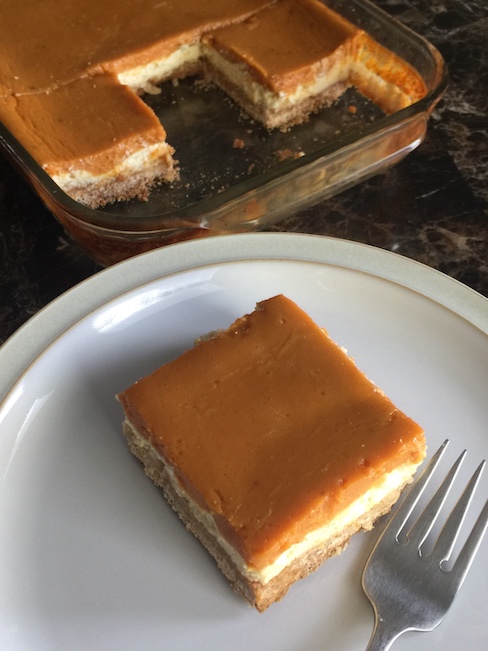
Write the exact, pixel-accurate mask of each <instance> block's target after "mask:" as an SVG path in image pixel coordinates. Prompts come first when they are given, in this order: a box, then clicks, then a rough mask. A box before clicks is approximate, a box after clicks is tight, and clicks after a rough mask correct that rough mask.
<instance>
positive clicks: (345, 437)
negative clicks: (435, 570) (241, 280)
mask: <svg viewBox="0 0 488 651" xmlns="http://www.w3.org/2000/svg"><path fill="white" fill-rule="evenodd" d="M119 399H120V401H121V403H122V405H123V407H124V409H125V411H126V414H127V418H128V419H129V420H130V421H131V423H132V424H133V425H134V426H135V427H136V428H137V429H138V431H139V433H140V434H142V435H143V436H144V437H146V438H147V440H148V441H149V442H150V443H151V445H152V446H153V447H155V448H156V450H157V451H158V452H159V454H160V455H161V456H162V457H163V458H164V459H166V460H167V462H168V463H169V464H170V465H171V466H173V467H174V469H175V472H176V474H177V476H178V477H179V479H180V481H181V483H182V485H183V486H184V488H185V490H186V491H187V492H188V493H189V494H190V495H191V496H192V497H193V498H194V499H196V500H197V501H198V502H199V503H200V505H201V506H203V507H204V508H206V509H208V510H209V511H210V512H211V513H212V514H214V517H215V519H216V522H217V525H218V527H219V529H220V531H221V533H222V534H223V535H224V537H226V538H227V539H228V540H229V541H230V542H231V543H232V544H233V545H234V546H235V548H236V549H237V551H238V552H239V553H240V554H241V555H242V556H243V558H244V559H245V561H246V562H247V563H248V564H250V565H251V566H254V567H257V568H260V567H264V566H265V565H266V564H267V563H269V562H270V561H272V560H274V559H275V558H276V557H277V556H278V555H279V554H280V553H281V552H282V551H283V550H284V549H286V548H287V547H289V546H290V545H291V544H293V543H294V542H298V541H299V540H301V538H302V537H303V536H304V535H305V534H306V533H307V532H309V531H311V530H313V529H315V528H317V527H318V526H320V525H321V524H323V523H324V521H326V520H327V519H330V518H333V517H334V515H335V514H336V513H338V512H340V511H341V510H342V509H344V508H345V506H347V505H348V504H349V503H350V502H351V501H353V500H354V499H356V498H357V497H358V496H359V495H361V494H362V493H363V492H364V491H365V490H367V489H368V488H370V487H371V486H374V485H375V482H376V481H377V480H378V479H379V478H381V476H382V475H383V473H384V472H388V471H390V470H392V469H394V468H395V467H398V466H399V465H401V464H403V463H407V462H412V463H419V462H420V460H421V459H422V458H423V454H424V449H423V448H424V438H423V433H422V430H421V428H420V427H419V426H418V425H417V424H416V423H415V422H413V421H412V420H411V419H410V418H408V417H407V416H405V415H404V414H403V413H402V412H401V411H399V410H398V409H397V408H396V407H395V406H394V405H393V404H392V402H391V401H390V400H389V399H388V398H386V397H385V396H384V395H383V393H382V392H381V391H380V390H379V389H378V388H377V387H376V386H375V385H374V384H372V383H371V382H370V381H369V380H368V379H367V378H366V377H364V375H363V374H362V373H361V372H360V371H359V370H358V369H357V368H356V366H355V365H354V363H353V361H352V360H351V359H350V358H349V357H348V356H347V355H346V354H345V352H344V351H343V350H342V349H340V348H339V347H338V346H337V345H336V344H335V343H333V342H332V341H331V340H330V339H329V337H328V336H327V334H326V333H325V332H324V331H323V330H322V329H320V328H319V327H318V326H317V325H316V324H314V322H313V321H312V320H311V319H310V317H308V316H307V315H306V314H305V313H304V312H303V311H302V310H301V309H299V308H298V307H297V306H296V305H295V304H294V303H292V302H291V301H290V300H288V299H287V298H285V297H283V296H277V297H274V298H272V299H269V300H267V301H264V302H263V303H261V304H259V306H258V309H256V310H255V311H254V312H253V313H252V314H250V315H248V316H245V317H243V318H241V319H239V320H238V321H236V322H235V323H234V324H233V325H232V326H231V327H230V328H229V329H228V330H227V331H225V332H224V333H222V334H220V335H218V336H216V337H214V338H212V339H209V340H205V341H202V342H200V343H199V344H197V345H196V346H195V347H194V348H193V349H191V350H189V351H187V352H186V353H184V354H183V355H182V356H180V357H179V358H177V359H176V360H174V361H173V362H170V363H168V364H166V365H164V366H162V367H161V368H160V369H158V370H157V371H155V372H154V373H153V374H152V375H150V376H148V377H147V378H145V379H142V380H140V381H139V382H137V383H136V384H134V385H133V386H132V387H130V388H129V389H128V390H127V391H125V392H123V393H122V394H120V396H119Z"/></svg>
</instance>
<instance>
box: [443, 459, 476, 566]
mask: <svg viewBox="0 0 488 651" xmlns="http://www.w3.org/2000/svg"><path fill="white" fill-rule="evenodd" d="M485 465H486V462H485V461H483V462H482V463H480V465H479V466H478V468H477V470H476V472H475V473H474V474H473V476H472V477H471V479H470V481H469V483H468V484H467V486H466V488H465V489H464V492H463V494H462V496H461V497H460V498H459V500H458V502H457V504H456V506H455V507H454V509H453V510H452V512H451V514H450V516H449V518H448V520H447V521H446V523H445V525H444V527H443V529H442V531H441V533H440V534H439V537H438V538H437V541H436V543H435V546H434V549H433V551H432V555H433V558H434V559H436V560H437V561H438V562H439V563H443V562H445V561H448V560H449V557H450V555H451V553H452V550H453V547H454V545H455V544H456V540H457V538H458V536H459V532H460V530H461V526H462V524H463V522H464V518H465V516H466V513H467V511H468V508H469V505H470V504H471V500H472V499H473V495H474V492H475V491H476V488H477V486H478V483H479V480H480V478H481V474H482V472H483V470H484V467H485Z"/></svg>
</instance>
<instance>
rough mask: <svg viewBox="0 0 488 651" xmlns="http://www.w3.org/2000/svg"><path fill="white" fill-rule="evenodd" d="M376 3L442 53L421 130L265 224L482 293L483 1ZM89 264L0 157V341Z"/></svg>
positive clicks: (487, 70) (487, 61) (487, 224)
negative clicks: (436, 93)
mask: <svg viewBox="0 0 488 651" xmlns="http://www.w3.org/2000/svg"><path fill="white" fill-rule="evenodd" d="M377 4H379V5H380V6H381V7H383V8H384V9H385V10H386V11H387V12H388V13H390V14H391V15H393V16H395V17H396V18H398V19H400V20H401V21H402V22H404V23H405V24H406V25H408V26H410V27H411V28H412V29H414V30H415V31H417V32H419V33H421V34H423V35H424V36H425V37H426V38H428V39H429V40H430V41H431V42H432V43H433V44H434V45H435V46H436V47H437V48H438V49H439V50H440V52H441V54H442V55H443V56H444V58H445V60H446V63H447V66H448V69H449V73H450V84H449V87H448V90H447V93H446V94H445V96H444V99H443V100H442V101H441V103H440V104H439V105H438V106H437V108H436V110H435V112H434V114H433V116H432V118H431V120H430V122H429V129H428V134H427V137H426V139H425V141H424V142H423V143H422V144H421V146H420V147H419V148H418V149H416V150H415V151H414V152H413V153H412V154H410V155H409V156H407V157H406V158H405V159H404V160H403V161H402V162H400V163H399V164H398V165H396V166H395V167H393V168H391V169H389V170H388V171H386V172H384V173H382V174H380V175H379V176H376V177H374V178H372V179H370V180H368V181H365V182H363V183H361V184H360V185H358V186H356V187H354V188H352V189H350V190H347V191H345V192H343V193H342V194H340V195H338V196H336V197H333V198H332V199H329V200H327V201H324V202H323V203H321V204H319V205H317V206H314V207H313V208H309V209H307V210H304V211H303V212H300V213H299V214H296V215H294V216H293V217H290V218H288V219H286V220H285V221H283V222H281V223H280V224H279V225H278V226H275V227H273V230H279V231H292V232H301V233H315V234H319V235H329V236H333V237H340V238H345V239H349V240H355V241H358V242H364V243H367V244H372V245H374V246H378V247H380V248H384V249H387V250H390V251H395V252H397V253H399V254H402V255H405V256H407V257H410V258H413V259H415V260H418V261H420V262H423V263H425V264H427V265H429V266H431V267H434V268H436V269H439V270H441V271H443V272H444V273H447V274H449V275H451V276H453V277H454V278H457V279H458V280H460V281H461V282H463V283H465V284H466V285H468V286H470V287H472V288H474V289H475V290H477V291H478V292H480V293H482V294H484V295H486V296H488V48H487V34H488V3H487V1H486V0H432V1H431V2H426V1H425V0H379V1H378V3H377ZM99 269H100V268H99V267H98V266H97V265H96V264H95V263H94V262H93V261H92V260H90V259H89V258H88V257H87V256H86V255H85V254H84V253H83V252H82V251H81V250H80V249H79V248H78V247H77V245H76V244H73V243H72V242H71V241H70V240H69V239H68V238H67V237H66V236H65V234H64V232H63V229H62V228H61V226H59V225H58V223H57V222H56V221H55V220H54V218H53V217H52V216H51V215H50V213H48V211H47V210H46V209H45V208H44V207H43V206H42V204H41V202H40V201H39V200H38V199H37V198H36V197H35V195H34V194H33V193H32V192H31V191H30V189H29V188H28V187H27V186H26V185H25V184H24V182H23V181H22V180H21V179H20V178H19V177H18V176H17V174H16V172H15V171H14V170H13V169H12V168H11V167H10V165H9V164H8V163H7V162H5V161H4V160H3V159H1V158H0V343H1V342H2V341H4V340H5V339H6V338H7V337H8V336H10V335H11V334H12V333H13V332H14V331H15V330H16V329H17V328H18V327H20V326H21V325H22V324H23V323H24V322H25V321H26V320H27V319H28V318H29V317H31V316H32V315H34V314H35V313H36V312H38V311H39V310H40V309H41V308H42V307H43V306H44V305H46V304H47V303H48V302H50V301H51V300H53V299H54V298H56V296H58V295H59V294H61V293H62V292H64V291H66V290H67V289H69V288H70V287H72V286H73V285H75V284H76V283H78V282H80V281H82V280H83V279H84V278H87V277H89V276H90V275H92V274H94V273H96V272H97V271H99ZM487 309H488V308H487Z"/></svg>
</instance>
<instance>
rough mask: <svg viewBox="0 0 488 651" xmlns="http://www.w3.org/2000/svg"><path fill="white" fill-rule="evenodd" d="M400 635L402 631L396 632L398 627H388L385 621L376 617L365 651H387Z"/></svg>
mask: <svg viewBox="0 0 488 651" xmlns="http://www.w3.org/2000/svg"><path fill="white" fill-rule="evenodd" d="M402 633H403V630H402V629H400V630H398V627H395V628H394V627H392V626H389V625H388V624H387V623H386V622H385V620H383V619H380V618H379V617H377V618H376V621H375V625H374V629H373V633H372V635H371V639H370V640H369V644H368V646H367V647H366V651H388V649H389V648H390V647H391V645H392V644H393V642H394V641H395V640H396V639H397V637H399V636H400V635H401V634H402Z"/></svg>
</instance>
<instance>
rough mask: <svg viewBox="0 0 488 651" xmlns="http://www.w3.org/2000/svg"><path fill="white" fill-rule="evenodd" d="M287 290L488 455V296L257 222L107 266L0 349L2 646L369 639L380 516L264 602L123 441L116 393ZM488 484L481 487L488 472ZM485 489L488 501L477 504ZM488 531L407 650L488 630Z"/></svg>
mask: <svg viewBox="0 0 488 651" xmlns="http://www.w3.org/2000/svg"><path fill="white" fill-rule="evenodd" d="M278 292H283V293H285V294H287V295H288V296H289V297H290V298H292V299H294V300H295V301H297V302H298V303H299V304H300V305H301V306H302V307H303V308H304V309H305V310H307V311H308V312H309V313H310V314H311V315H312V317H313V318H314V319H316V320H317V321H318V322H319V323H320V324H323V325H324V326H325V327H327V328H328V329H329V331H330V333H331V335H332V336H333V337H334V338H335V339H336V341H338V342H339V343H340V344H341V345H343V346H345V347H346V348H347V349H348V351H349V352H350V354H352V355H353V356H354V357H355V359H356V362H357V363H358V365H359V366H360V368H362V369H363V371H365V372H366V373H367V374H368V375H369V376H370V377H371V378H372V379H374V380H375V381H376V382H377V383H378V384H379V385H380V386H381V387H382V388H383V389H384V390H385V391H386V392H387V393H388V394H389V395H390V396H391V397H392V398H393V399H394V401H396V402H397V403H398V405H399V406H400V407H401V408H403V409H404V410H405V411H406V412H407V413H408V414H409V415H411V416H412V417H414V418H415V419H417V420H418V421H419V422H420V423H421V424H422V425H423V426H424V428H425V429H426V432H427V438H428V442H429V447H430V450H431V451H433V450H434V449H435V448H436V447H437V446H438V445H439V444H440V443H441V442H442V441H443V440H444V438H446V437H448V438H450V439H451V446H450V450H449V461H451V460H452V459H453V458H454V457H455V456H457V454H458V453H459V452H460V451H461V449H462V448H464V447H465V446H466V447H467V448H468V450H469V453H470V455H469V456H468V460H467V462H466V464H465V465H466V470H465V471H464V472H465V473H466V474H469V473H470V472H471V471H472V470H473V468H474V466H475V465H476V463H477V461H478V460H479V459H481V458H482V457H486V456H488V427H487V424H488V400H487V387H488V336H487V334H488V301H486V300H485V299H484V298H482V297H481V296H480V295H478V294H476V293H475V292H473V291H471V290H469V289H468V288H466V287H464V286H463V285H461V284H459V283H457V282H455V281H454V280H452V279H450V278H448V277H446V276H443V275H442V274H440V273H438V272H435V271H433V270H431V269H428V268H426V267H424V266H422V265H419V264H417V263H414V262H412V261H409V260H406V259H405V258H402V257H400V256H397V255H395V254H391V253H387V252H385V251H380V250H377V249H373V248H370V247H367V246H364V245H360V244H354V243H351V242H344V241H340V240H333V239H328V238H321V237H314V236H301V235H282V234H251V235H237V236H225V237H223V238H210V239H208V240H201V241H198V242H189V243H186V244H182V245H176V246H173V247H168V248H166V249H161V250H158V251H155V252H152V253H149V254H146V255H144V256H141V257H138V258H134V259H132V260H129V261H127V262H124V263H122V264H121V265H118V266H116V267H113V268H111V269H108V270H106V271H104V272H102V273H100V274H98V275H97V276H95V277H93V278H91V279H90V280H88V281H86V282H84V283H82V284H81V285H79V286H78V287H76V288H74V289H73V290H71V291H70V292H68V293H67V294H65V295H64V296H62V297H61V298H59V299H58V300H56V301H54V302H53V303H52V304H50V305H49V306H48V307H47V308H46V309H45V310H43V311H42V312H41V313H39V314H38V315H37V316H36V317H35V318H33V319H32V320H31V321H30V322H28V323H27V324H26V325H25V326H24V327H23V328H21V330H19V331H18V333H16V335H14V336H13V337H12V338H11V339H10V340H9V341H8V342H7V343H6V344H5V345H4V347H2V348H1V349H0V397H1V396H4V401H3V403H2V404H1V405H0V523H1V525H0V559H1V560H0V648H1V649H2V651H7V650H15V651H18V650H21V649H22V650H29V651H32V650H36V651H40V650H44V649H46V650H49V651H53V650H58V649H59V650H63V651H65V650H66V649H70V650H76V649H83V650H86V649H103V650H104V651H107V650H111V649H117V650H118V651H121V650H124V649H131V650H133V649H150V648H154V649H171V650H172V651H177V650H179V649H182V650H188V649H190V648H192V649H199V650H203V649H212V651H220V650H225V651H228V650H229V649H232V650H233V651H234V650H240V649H266V650H267V651H272V650H274V649H279V650H280V651H286V650H290V651H291V650H297V649H300V650H301V651H312V650H317V651H318V650H319V649H320V651H324V650H326V649H330V650H334V651H339V650H353V649H354V650H358V651H361V650H362V649H364V648H365V646H366V643H367V641H368V638H369V635H370V632H371V629H372V625H373V615H372V611H371V607H370V605H369V603H368V601H367V600H366V598H365V597H364V595H363V593H362V590H361V584H360V577H361V569H362V566H363V564H364V562H365V559H366V557H367V555H368V552H369V550H370V548H371V546H372V544H373V542H374V537H375V535H376V534H375V533H371V534H359V535H357V536H356V537H355V539H354V540H353V542H352V543H351V545H350V546H349V548H348V549H347V550H346V551H345V552H344V553H343V554H342V555H341V556H340V557H337V558H334V559H332V560H330V561H329V562H327V563H326V564H325V565H324V566H323V567H322V568H321V569H320V570H319V571H318V572H316V573H315V574H314V575H313V576H311V577H309V578H307V579H306V580H304V581H301V582H299V583H298V584H297V585H296V586H294V587H293V588H292V590H291V591H290V593H289V594H288V596H287V597H286V598H285V600H284V601H282V602H281V603H279V604H276V605H274V606H272V607H271V608H270V609H269V610H268V611H267V612H266V613H264V614H262V615H260V614H258V613H257V612H255V611H254V610H252V609H251V608H250V607H248V606H247V605H246V604H245V603H244V602H243V601H241V600H240V599H239V598H238V597H236V596H235V595H234V594H233V592H232V591H231V589H230V588H229V587H228V585H227V584H226V581H225V580H224V579H223V578H222V576H221V575H220V573H219V572H218V570H217V569H216V567H215V565H214V563H213V561H212V560H211V559H210V558H209V557H208V556H207V554H206V552H205V551H204V550H203V549H202V548H201V547H200V545H199V544H198V543H197V542H196V541H195V540H194V539H193V538H192V536H191V535H190V534H188V533H187V532H186V531H185V530H184V528H183V526H182V525H181V524H180V523H179V521H178V520H177V518H176V517H175V516H174V515H173V513H172V512H170V510H169V508H167V507H166V505H165V503H164V502H163V500H162V498H161V495H160V493H159V492H158V490H157V489H156V488H154V487H153V485H152V484H151V482H150V481H149V480H147V479H146V478H145V476H144V474H143V472H142V470H141V468H140V467H139V465H138V463H137V462H136V461H135V460H134V459H133V458H132V457H131V456H130V454H129V453H128V451H127V449H126V446H125V444H124V441H123V439H122V436H121V434H120V429H121V428H120V422H121V419H122V414H121V410H120V407H119V405H118V404H117V403H116V401H115V400H114V394H115V393H116V392H117V391H120V390H121V389H123V388H125V387H126V386H127V385H129V384H131V383H132V382H133V381H134V380H135V379H136V378H138V377H139V376H140V375H143V374H145V373H147V372H148V371H150V370H151V369H153V368H154V367H155V366H157V365H159V364H161V363H162V362H164V361H166V360H168V359H170V358H172V357H174V356H175V355H177V354H178V353H180V352H181V351H182V350H183V349H184V348H185V347H188V346H190V345H191V344H192V341H193V339H194V338H195V337H196V336H198V335H200V334H202V333H204V332H206V331H207V330H211V329H214V328H219V327H225V326H226V325H228V324H229V323H230V322H231V321H232V320H233V319H234V318H235V317H236V316H238V315H241V314H242V313H244V312H247V311H249V310H252V309H253V307H254V304H255V302H256V301H258V300H260V299H263V298H266V297H269V296H271V295H273V294H275V293H278ZM482 488H483V491H482V492H484V493H485V494H486V493H487V481H486V478H484V479H483V484H482ZM480 503H481V497H480V498H479V500H478V501H477V507H478V506H479V504H480ZM487 566H488V541H485V544H484V545H483V547H482V549H481V552H480V555H479V557H478V558H477V559H476V561H475V566H474V569H473V571H472V572H471V574H470V575H469V576H468V579H467V581H466V583H465V585H464V587H463V589H462V592H461V594H460V595H459V597H458V600H457V601H456V603H455V605H454V607H453V610H452V611H451V612H450V613H449V615H448V617H447V619H446V621H445V622H444V623H443V624H442V625H441V626H440V627H439V628H438V629H436V630H435V631H434V632H432V633H429V634H420V633H408V634H406V635H404V636H402V637H401V638H400V639H399V640H398V642H397V643H396V645H395V649H398V651H401V649H411V648H415V649H418V650H422V649H430V648H438V649H443V650H444V651H451V650H452V651H454V650H455V651H458V650H459V649H460V648H464V649H479V648H485V647H486V644H487V642H488V624H487V619H486V604H487V603H488V581H487V576H488V572H487V569H488V567H487Z"/></svg>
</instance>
